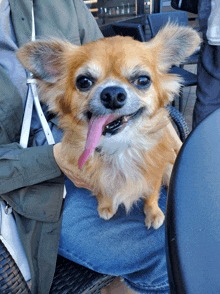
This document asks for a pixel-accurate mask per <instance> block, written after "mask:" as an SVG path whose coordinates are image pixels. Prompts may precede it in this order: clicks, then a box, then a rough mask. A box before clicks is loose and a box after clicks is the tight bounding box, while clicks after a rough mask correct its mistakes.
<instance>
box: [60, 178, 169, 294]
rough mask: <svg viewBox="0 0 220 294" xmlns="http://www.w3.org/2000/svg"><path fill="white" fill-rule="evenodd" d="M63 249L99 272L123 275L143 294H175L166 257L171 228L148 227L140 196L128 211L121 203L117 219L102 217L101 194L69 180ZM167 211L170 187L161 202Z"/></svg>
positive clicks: (64, 215)
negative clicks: (77, 185) (170, 290)
mask: <svg viewBox="0 0 220 294" xmlns="http://www.w3.org/2000/svg"><path fill="white" fill-rule="evenodd" d="M65 184H66V189H67V195H66V199H65V205H64V212H63V222H62V229H61V236H60V244H59V251H58V253H59V254H60V255H62V256H64V257H66V258H68V259H70V260H72V261H74V262H76V263H79V264H81V265H83V266H86V267H88V268H90V269H92V270H94V271H97V272H99V273H104V274H109V275H114V276H121V277H123V278H124V281H125V283H126V284H127V285H128V286H129V287H130V288H132V289H133V290H135V291H137V292H140V293H148V294H149V293H152V294H153V293H154V294H155V293H164V294H165V293H166V294H168V293H170V292H169V284H168V277H167V268H166V256H165V228H164V225H163V226H162V227H160V228H159V229H158V230H154V229H152V228H151V229H150V230H147V229H146V227H145V224H144V218H145V216H144V213H143V203H142V201H141V200H140V201H139V202H138V203H137V204H135V205H134V206H133V208H132V209H131V211H130V212H129V213H128V214H126V212H125V209H124V206H123V205H121V206H120V207H119V209H118V211H117V213H116V214H115V215H114V216H113V217H112V219H110V220H108V221H106V220H103V219H101V218H100V217H99V215H98V212H97V200H96V197H94V196H91V193H90V192H89V191H88V190H86V189H79V188H77V187H75V186H74V184H73V183H72V182H71V181H70V180H68V179H67V180H66V183H65ZM159 206H160V208H161V209H162V210H163V211H164V212H165V208H166V190H165V188H162V190H161V197H160V200H159Z"/></svg>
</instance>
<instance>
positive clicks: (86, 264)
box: [59, 247, 106, 274]
mask: <svg viewBox="0 0 220 294" xmlns="http://www.w3.org/2000/svg"><path fill="white" fill-rule="evenodd" d="M59 250H60V251H62V252H67V253H68V254H69V255H71V256H74V257H75V258H76V259H77V260H79V264H81V263H80V262H83V263H84V264H85V266H87V267H88V268H90V269H91V270H94V271H96V272H99V270H98V269H95V267H94V266H93V265H92V264H89V263H88V262H87V261H85V260H83V259H82V258H79V257H78V256H76V255H75V254H73V253H72V252H71V251H69V250H66V249H62V248H60V247H59ZM64 257H65V256H64ZM103 274H106V273H103Z"/></svg>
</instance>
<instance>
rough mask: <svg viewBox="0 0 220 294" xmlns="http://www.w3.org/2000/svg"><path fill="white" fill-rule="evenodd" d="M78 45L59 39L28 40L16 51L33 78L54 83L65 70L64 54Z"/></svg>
mask: <svg viewBox="0 0 220 294" xmlns="http://www.w3.org/2000/svg"><path fill="white" fill-rule="evenodd" d="M76 48H78V46H75V45H72V44H70V43H68V42H63V41H60V40H51V41H40V40H38V41H35V42H30V43H28V44H26V45H24V46H23V47H21V48H20V49H19V50H18V51H17V57H18V59H19V61H20V62H21V64H22V65H23V67H24V68H25V69H27V70H28V71H30V72H32V73H33V75H34V78H37V79H40V80H43V81H45V82H48V83H55V82H56V81H57V80H59V79H60V78H61V77H62V75H63V73H64V72H65V55H66V53H67V52H68V51H69V50H72V51H73V50H74V49H76Z"/></svg>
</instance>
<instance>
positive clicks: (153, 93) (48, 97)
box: [18, 24, 200, 229]
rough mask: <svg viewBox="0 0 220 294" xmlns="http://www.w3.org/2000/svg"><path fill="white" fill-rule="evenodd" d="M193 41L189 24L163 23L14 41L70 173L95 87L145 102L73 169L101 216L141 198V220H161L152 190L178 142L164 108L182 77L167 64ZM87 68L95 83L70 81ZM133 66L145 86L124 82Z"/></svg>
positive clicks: (195, 37)
mask: <svg viewBox="0 0 220 294" xmlns="http://www.w3.org/2000/svg"><path fill="white" fill-rule="evenodd" d="M199 42H200V39H199V37H198V34H197V33H196V32H195V31H193V30H192V29H189V28H186V27H178V26H176V25H172V24H169V25H168V26H167V27H166V28H164V29H163V31H161V32H159V34H158V36H156V37H155V38H154V39H153V40H151V41H150V42H148V43H140V42H138V41H135V40H133V39H132V38H130V37H119V36H117V37H113V38H106V39H101V40H97V41H95V42H92V43H90V44H87V45H83V46H81V47H77V46H74V45H72V44H69V43H64V42H61V41H57V40H52V41H37V42H35V43H29V44H27V45H26V46H24V47H23V48H21V49H19V51H18V58H19V59H20V61H21V63H22V64H23V66H24V67H26V68H27V69H28V70H30V71H32V72H33V74H34V76H35V78H37V79H38V81H39V90H40V95H41V99H42V101H44V102H46V103H47V104H48V105H49V107H50V110H51V111H53V112H55V113H57V114H58V115H59V116H60V127H61V128H63V130H64V137H63V154H65V156H66V158H67V159H68V161H69V162H70V163H71V164H72V169H73V171H76V172H77V173H79V169H78V165H77V163H78V159H79V157H80V155H81V154H82V152H83V150H84V147H85V141H86V136H87V130H88V119H87V118H86V117H85V111H87V110H88V109H89V103H91V101H98V100H97V99H98V98H99V94H100V91H101V89H103V88H105V87H106V85H107V86H108V85H120V86H121V87H123V88H124V89H125V90H126V92H127V93H128V96H129V99H130V102H131V105H133V104H132V103H134V101H136V104H138V105H139V107H141V106H145V108H146V111H145V112H144V113H143V114H142V116H141V117H140V118H138V119H137V121H135V122H134V123H133V124H132V125H131V126H127V127H125V129H124V130H123V131H121V132H120V133H119V134H117V135H114V136H112V137H111V138H110V139H107V138H105V137H104V136H102V137H101V139H100V142H99V145H100V146H102V147H103V148H104V151H102V152H101V154H99V153H98V152H96V151H94V152H93V153H92V155H91V156H90V158H89V159H88V161H87V162H86V163H85V164H84V166H83V168H82V169H81V170H80V173H81V174H82V176H83V178H84V179H85V180H88V181H90V182H91V183H92V186H94V187H95V188H94V191H93V194H94V195H96V197H97V199H98V212H99V215H100V216H101V217H102V218H104V219H110V218H111V217H112V216H113V215H114V214H115V212H116V211H117V208H118V205H119V204H120V203H124V205H125V207H126V209H127V210H129V209H130V207H131V205H132V204H133V203H135V202H137V201H138V200H139V199H140V198H143V199H144V212H145V214H146V226H147V228H150V227H151V226H152V227H153V228H155V229H157V228H159V227H160V226H161V225H162V223H163V221H164V215H163V213H162V211H161V210H160V208H159V207H158V198H159V190H160V187H161V182H162V180H163V179H164V182H165V183H166V184H167V185H168V183H169V179H170V173H171V170H172V165H173V164H174V161H175V158H176V154H177V153H178V150H179V148H180V145H181V144H180V143H179V142H178V139H176V138H175V135H173V133H172V131H171V129H170V125H169V117H168V113H167V111H166V110H165V109H164V108H163V107H164V106H165V105H167V104H168V103H170V102H171V101H172V100H173V97H174V95H176V94H178V93H179V89H180V83H181V78H180V77H178V76H176V75H172V74H168V73H167V72H168V70H169V68H170V66H171V65H172V64H176V63H179V62H181V61H182V60H183V59H184V58H186V57H188V56H189V55H190V54H192V52H193V51H194V50H195V49H196V47H197V46H198V44H199ZM184 48H185V49H184ZM87 72H90V74H92V76H93V77H94V78H95V79H96V83H95V85H94V86H93V87H92V88H91V90H89V91H86V92H82V91H79V89H77V87H76V78H77V76H79V75H80V74H85V73H87ZM134 72H138V73H140V74H141V73H142V74H143V73H144V74H145V73H147V74H148V75H149V76H150V78H151V84H150V86H149V87H148V88H147V89H144V90H140V89H137V88H136V87H135V86H134V85H133V84H132V83H131V81H130V76H131V75H132V74H134ZM134 105H135V104H134ZM120 111H123V110H120ZM126 114H128V113H126ZM111 151H112V153H113V154H111Z"/></svg>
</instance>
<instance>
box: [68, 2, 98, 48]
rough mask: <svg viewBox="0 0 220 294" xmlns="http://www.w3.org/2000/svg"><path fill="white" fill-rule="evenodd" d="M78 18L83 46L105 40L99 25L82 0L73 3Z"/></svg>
mask: <svg viewBox="0 0 220 294" xmlns="http://www.w3.org/2000/svg"><path fill="white" fill-rule="evenodd" d="M73 3H74V5H75V9H76V14H77V18H78V26H79V34H80V39H81V44H86V43H89V42H92V41H95V40H97V39H100V38H103V35H102V33H101V31H100V29H99V27H98V24H97V22H96V20H95V18H94V17H93V15H92V14H91V12H90V11H89V9H88V8H87V7H86V5H85V4H84V2H83V1H82V0H74V1H73Z"/></svg>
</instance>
